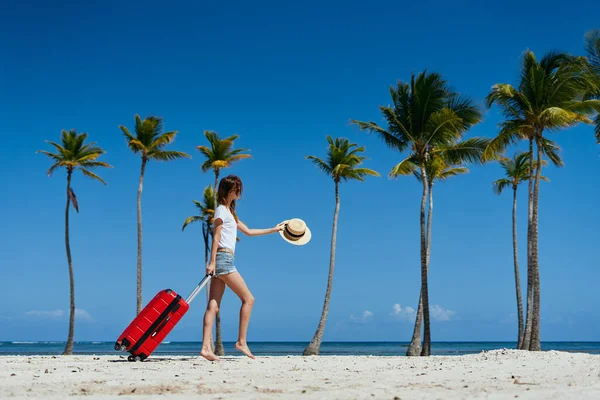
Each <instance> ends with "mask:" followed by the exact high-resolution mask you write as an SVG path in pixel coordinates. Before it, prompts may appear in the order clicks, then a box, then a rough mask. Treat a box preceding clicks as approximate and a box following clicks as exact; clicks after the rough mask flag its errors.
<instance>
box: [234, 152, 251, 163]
mask: <svg viewBox="0 0 600 400" xmlns="http://www.w3.org/2000/svg"><path fill="white" fill-rule="evenodd" d="M246 158H252V156H251V155H250V154H237V155H234V156H231V158H229V164H233V163H234V162H236V161H239V160H243V159H246Z"/></svg>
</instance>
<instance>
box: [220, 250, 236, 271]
mask: <svg viewBox="0 0 600 400" xmlns="http://www.w3.org/2000/svg"><path fill="white" fill-rule="evenodd" d="M236 271H237V269H236V268H235V265H233V255H232V254H231V253H227V252H224V251H219V252H217V257H216V262H215V276H220V275H227V274H231V273H232V272H236Z"/></svg>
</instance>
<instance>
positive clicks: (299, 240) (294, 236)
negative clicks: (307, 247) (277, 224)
mask: <svg viewBox="0 0 600 400" xmlns="http://www.w3.org/2000/svg"><path fill="white" fill-rule="evenodd" d="M283 223H284V224H285V228H284V229H283V230H282V231H279V234H280V235H281V237H282V238H283V240H285V241H286V242H289V243H291V244H295V245H296V246H301V245H303V244H306V243H308V241H309V240H310V238H311V236H312V235H311V232H310V229H308V226H306V222H304V221H302V220H301V219H300V218H293V219H289V220H287V221H283Z"/></svg>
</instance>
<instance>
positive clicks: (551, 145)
mask: <svg viewBox="0 0 600 400" xmlns="http://www.w3.org/2000/svg"><path fill="white" fill-rule="evenodd" d="M540 144H541V145H542V151H543V153H544V154H545V155H546V156H548V158H549V159H550V161H551V162H552V164H554V165H555V166H557V167H562V166H564V163H563V160H562V158H560V155H559V154H558V152H559V151H560V147H559V146H558V144H556V143H555V142H553V141H552V140H550V139H547V138H544V137H543V138H541V139H540Z"/></svg>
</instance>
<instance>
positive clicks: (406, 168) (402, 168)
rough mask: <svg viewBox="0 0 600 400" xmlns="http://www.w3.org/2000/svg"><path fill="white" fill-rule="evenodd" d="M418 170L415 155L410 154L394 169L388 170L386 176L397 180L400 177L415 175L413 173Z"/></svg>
mask: <svg viewBox="0 0 600 400" xmlns="http://www.w3.org/2000/svg"><path fill="white" fill-rule="evenodd" d="M418 168H419V166H418V163H417V160H416V157H415V155H413V154H411V155H409V156H408V157H406V158H405V159H404V160H402V161H400V162H399V163H398V164H396V165H394V167H393V168H392V169H391V170H390V173H389V174H388V176H389V177H390V178H397V177H398V176H400V175H404V176H407V175H410V174H413V173H415V171H416V170H417V169H418Z"/></svg>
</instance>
